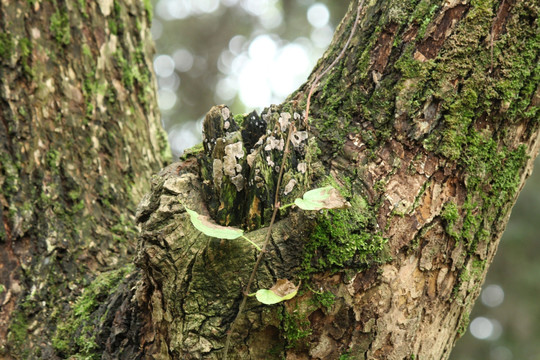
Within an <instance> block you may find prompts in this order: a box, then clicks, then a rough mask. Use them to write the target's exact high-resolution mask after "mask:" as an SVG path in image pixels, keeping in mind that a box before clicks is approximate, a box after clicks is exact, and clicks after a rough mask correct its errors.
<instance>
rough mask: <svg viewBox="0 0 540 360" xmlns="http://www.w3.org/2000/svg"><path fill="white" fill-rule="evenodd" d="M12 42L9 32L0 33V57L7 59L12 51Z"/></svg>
mask: <svg viewBox="0 0 540 360" xmlns="http://www.w3.org/2000/svg"><path fill="white" fill-rule="evenodd" d="M13 48H14V44H13V39H12V38H11V34H8V33H4V32H3V33H0V57H1V58H2V59H4V60H9V59H10V58H11V54H12V52H13Z"/></svg>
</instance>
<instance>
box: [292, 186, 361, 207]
mask: <svg viewBox="0 0 540 360" xmlns="http://www.w3.org/2000/svg"><path fill="white" fill-rule="evenodd" d="M294 204H295V205H296V206H298V207H299V208H300V209H302V210H321V209H343V208H346V207H349V206H351V204H349V202H348V201H347V200H345V198H344V197H343V196H341V194H340V193H339V191H337V190H336V189H334V188H333V187H332V186H325V187H322V188H317V189H313V190H310V191H308V192H306V193H305V194H304V196H303V198H302V199H296V200H294Z"/></svg>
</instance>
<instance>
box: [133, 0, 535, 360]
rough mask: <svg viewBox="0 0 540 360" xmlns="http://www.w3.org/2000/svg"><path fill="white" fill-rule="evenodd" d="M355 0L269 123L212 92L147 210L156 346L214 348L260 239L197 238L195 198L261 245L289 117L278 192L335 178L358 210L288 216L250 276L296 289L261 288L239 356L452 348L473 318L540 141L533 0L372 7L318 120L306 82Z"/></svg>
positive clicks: (407, 353) (395, 355) (326, 91)
mask: <svg viewBox="0 0 540 360" xmlns="http://www.w3.org/2000/svg"><path fill="white" fill-rule="evenodd" d="M358 6H359V5H358V2H357V1H355V2H353V3H352V4H351V7H350V9H349V12H348V13H347V15H346V16H345V18H344V20H343V22H342V24H341V25H340V27H339V28H338V30H337V32H336V35H335V38H334V41H333V43H332V44H331V46H330V49H329V50H328V51H327V53H326V55H325V56H324V57H323V59H321V61H320V62H319V64H318V66H317V67H316V69H315V70H314V72H313V74H312V76H311V78H310V80H309V81H308V82H307V83H306V84H305V85H304V86H303V87H302V88H301V89H300V90H299V91H298V92H297V93H295V94H293V95H292V96H291V97H290V98H289V100H288V101H286V102H285V103H284V104H282V105H280V106H272V107H270V108H268V109H265V110H264V111H263V112H262V114H261V119H259V118H258V116H257V115H256V114H249V115H247V116H233V115H232V114H231V113H230V111H229V109H228V108H226V107H223V106H219V107H214V108H213V109H212V110H211V111H210V112H209V113H208V115H207V117H206V119H205V122H204V133H203V146H202V147H200V148H199V149H195V150H193V151H192V152H191V153H190V154H188V155H186V156H185V157H184V161H183V162H181V163H177V164H174V165H172V166H171V167H170V168H169V169H167V171H164V172H162V173H161V174H160V176H158V177H157V178H155V179H154V181H153V188H152V192H151V193H150V194H149V195H148V196H147V197H146V198H145V199H144V200H143V202H142V203H141V205H140V207H139V210H138V219H139V221H140V222H141V224H142V230H143V231H142V236H141V239H140V241H139V252H138V257H137V264H138V265H139V266H140V267H141V268H142V269H143V272H144V280H143V282H142V287H139V290H141V291H140V292H139V293H138V299H139V302H140V304H146V305H147V306H148V311H149V313H150V314H151V318H152V324H153V327H154V329H153V330H154V332H155V335H153V337H152V340H151V342H148V343H147V346H148V347H147V349H148V350H146V353H147V354H153V355H154V356H156V357H159V356H161V357H163V358H168V357H170V358H177V359H189V358H194V359H196V358H204V359H218V358H220V357H221V354H222V352H223V347H224V340H225V337H226V334H227V331H229V330H230V328H231V323H232V321H233V320H234V319H235V317H236V314H237V311H238V308H239V304H240V302H241V299H242V289H243V288H244V287H245V285H246V283H247V282H248V277H249V274H250V271H251V269H252V268H253V266H254V263H255V257H256V255H257V251H256V250H255V248H254V247H252V246H251V245H249V244H248V243H247V242H244V241H241V240H221V241H220V240H215V239H211V238H208V237H206V236H204V235H202V234H201V233H199V232H198V231H197V230H195V229H194V228H193V226H192V225H191V223H190V220H189V217H188V215H187V214H186V212H185V208H190V209H192V210H196V211H197V212H200V213H208V214H209V215H210V216H211V217H212V218H213V219H215V220H216V221H218V222H220V223H221V224H223V225H235V226H240V227H242V228H244V229H250V230H252V231H251V232H250V233H249V234H248V236H249V238H250V239H251V240H253V241H254V242H255V243H257V244H259V245H261V244H262V242H263V240H264V234H265V232H266V229H265V228H264V226H267V225H268V223H269V220H270V215H271V210H272V206H273V199H274V195H275V186H276V185H275V184H276V183H277V178H278V173H279V170H280V169H279V167H280V166H281V159H282V157H283V149H284V141H285V139H286V133H287V126H288V125H287V124H288V123H293V124H295V126H296V128H295V130H294V132H293V137H292V145H291V146H292V149H293V151H292V154H291V157H290V158H289V159H288V160H287V161H286V163H285V169H284V173H285V175H284V179H283V184H284V187H282V188H281V189H280V190H279V191H280V194H281V203H282V204H287V203H290V202H291V201H292V200H293V199H294V198H295V197H299V196H301V194H302V193H303V192H305V191H306V190H309V189H310V188H314V187H317V186H319V185H320V184H321V183H322V184H326V183H329V184H333V185H334V186H335V187H337V188H339V189H340V191H341V192H342V194H343V195H345V196H346V197H347V199H348V200H349V201H350V203H351V204H352V207H351V208H350V209H347V210H335V211H324V212H322V213H316V214H313V213H309V212H302V211H300V210H298V209H294V210H287V211H281V212H280V220H279V222H278V223H277V225H276V226H275V228H274V230H273V231H272V237H271V246H270V249H269V250H268V251H267V253H266V254H265V256H264V261H263V263H262V266H261V267H260V269H259V271H258V273H257V278H256V281H255V286H254V288H255V289H254V290H252V291H255V290H256V289H260V288H268V287H271V286H272V285H273V284H274V283H275V281H276V280H277V279H279V278H285V279H289V280H292V281H293V282H294V283H298V282H300V281H302V287H301V290H300V292H299V294H298V295H297V296H296V297H295V298H294V299H292V300H289V301H286V302H285V303H283V304H279V305H273V306H263V305H261V304H260V303H258V302H257V301H256V300H255V299H254V298H250V299H249V300H248V303H247V307H246V310H245V311H244V312H243V313H242V314H241V315H240V317H239V318H238V324H237V325H236V326H235V327H234V329H233V331H232V345H231V349H232V350H231V352H230V358H233V359H274V358H275V359H282V358H287V359H345V358H351V359H364V358H365V359H418V358H420V359H444V358H448V356H449V354H450V351H451V349H452V347H453V345H454V343H455V341H456V339H457V338H458V337H459V336H460V335H461V334H462V333H463V332H464V331H465V330H466V328H467V323H468V314H469V312H470V310H471V308H472V305H473V303H474V301H475V299H476V297H477V295H478V293H479V290H480V286H481V284H482V282H483V279H484V277H485V274H486V271H487V268H488V266H489V264H490V263H491V261H492V259H493V256H494V253H495V251H496V248H497V244H498V241H499V239H500V236H501V234H502V232H503V229H504V227H505V225H506V222H507V220H508V217H509V214H510V209H511V207H512V205H513V204H514V201H515V199H516V197H517V194H518V192H519V190H520V189H521V188H522V186H523V183H524V181H525V178H526V177H527V176H528V175H529V174H530V172H531V167H532V163H533V159H534V157H535V156H536V154H537V152H538V147H539V142H538V140H539V137H538V115H537V110H538V103H539V100H540V93H539V91H540V90H539V81H538V79H539V68H538V53H539V52H538V34H539V33H540V32H539V29H538V11H539V5H538V2H530V1H506V0H505V1H471V2H469V1H431V2H429V1H418V2H413V3H411V2H393V1H382V0H381V1H377V2H370V3H369V4H367V5H366V6H365V8H364V9H362V13H361V20H360V22H359V26H358V30H357V31H356V33H355V35H354V37H353V38H352V41H351V43H350V45H349V46H348V48H347V51H346V55H345V57H344V58H343V59H342V60H341V61H339V63H338V64H337V65H336V66H335V68H333V69H332V70H331V71H330V72H329V73H328V74H327V75H326V76H324V77H323V78H322V80H321V82H320V84H319V86H318V88H317V90H316V91H315V93H314V95H313V98H312V99H311V101H312V113H311V116H310V119H309V124H310V125H309V129H308V128H306V126H305V124H304V123H303V120H302V119H300V118H301V114H303V109H305V104H306V95H307V93H308V91H309V89H310V87H311V85H312V83H311V82H312V81H314V78H315V77H316V75H317V74H320V73H321V72H322V71H323V70H324V69H325V68H326V67H327V66H328V65H329V64H330V63H331V62H332V61H333V60H334V59H335V58H336V57H337V55H338V53H339V52H340V51H341V49H342V48H343V46H344V45H345V41H346V39H347V37H348V35H349V34H350V32H351V31H352V28H353V26H354V25H353V23H354V20H355V14H356V10H357V7H358ZM308 130H309V131H308ZM291 184H292V185H293V186H292V187H291ZM285 185H288V186H285ZM289 209H290V208H289ZM261 228H262V229H261Z"/></svg>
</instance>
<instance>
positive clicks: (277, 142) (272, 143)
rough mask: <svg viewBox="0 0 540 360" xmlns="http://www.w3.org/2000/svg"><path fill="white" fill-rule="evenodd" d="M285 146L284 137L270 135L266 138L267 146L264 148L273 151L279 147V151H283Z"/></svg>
mask: <svg viewBox="0 0 540 360" xmlns="http://www.w3.org/2000/svg"><path fill="white" fill-rule="evenodd" d="M284 147H285V141H284V140H283V139H276V138H275V137H273V136H269V137H268V138H267V139H266V146H265V147H264V150H265V151H271V150H274V149H278V150H279V151H283V148H284Z"/></svg>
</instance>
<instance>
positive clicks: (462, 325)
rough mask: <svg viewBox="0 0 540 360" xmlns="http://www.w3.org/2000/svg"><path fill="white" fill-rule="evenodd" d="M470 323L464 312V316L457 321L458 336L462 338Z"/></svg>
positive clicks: (467, 313)
mask: <svg viewBox="0 0 540 360" xmlns="http://www.w3.org/2000/svg"><path fill="white" fill-rule="evenodd" d="M470 321H471V320H470V313H469V312H466V313H465V314H463V315H462V316H461V319H459V325H458V330H457V333H458V335H459V336H463V334H465V333H466V332H467V327H469V322H470Z"/></svg>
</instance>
